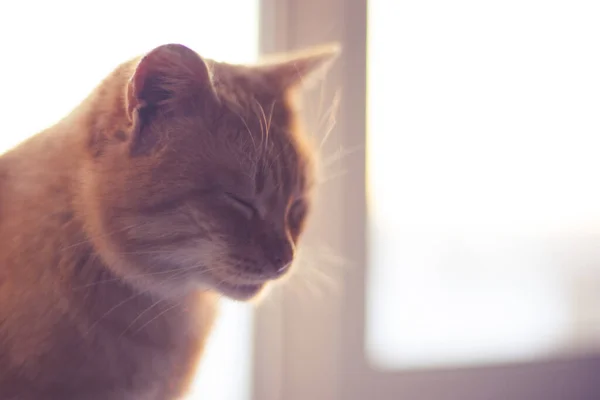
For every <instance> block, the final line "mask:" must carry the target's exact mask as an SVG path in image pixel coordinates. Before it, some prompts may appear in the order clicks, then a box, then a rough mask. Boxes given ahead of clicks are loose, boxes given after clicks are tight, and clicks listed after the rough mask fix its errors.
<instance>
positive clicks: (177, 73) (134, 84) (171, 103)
mask: <svg viewBox="0 0 600 400" xmlns="http://www.w3.org/2000/svg"><path fill="white" fill-rule="evenodd" d="M126 97H127V112H128V115H129V117H130V118H131V120H132V121H133V120H134V114H135V113H136V111H139V110H141V109H144V108H146V107H152V108H153V109H160V108H161V107H176V106H177V104H180V103H181V102H182V101H184V100H186V99H190V98H196V99H197V98H202V97H204V98H205V100H206V101H216V95H215V92H214V90H213V87H212V83H211V77H210V71H209V69H208V66H207V65H206V63H205V62H204V60H203V59H202V58H201V57H200V56H199V55H198V54H197V53H196V52H195V51H193V50H191V49H189V48H188V47H186V46H183V45H180V44H166V45H163V46H159V47H157V48H155V49H154V50H152V51H150V52H149V53H148V54H146V55H145V56H144V57H142V59H141V60H140V61H139V63H138V64H137V66H136V68H135V72H134V73H133V75H132V76H131V78H130V80H129V84H128V87H127V93H126Z"/></svg>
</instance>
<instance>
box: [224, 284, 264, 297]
mask: <svg viewBox="0 0 600 400" xmlns="http://www.w3.org/2000/svg"><path fill="white" fill-rule="evenodd" d="M266 284H267V283H266V282H260V283H253V284H248V283H243V284H242V283H232V282H225V281H220V282H218V283H216V284H214V285H213V286H214V288H215V289H216V290H217V291H219V292H220V293H222V294H223V295H225V296H227V297H231V298H233V299H235V300H249V299H251V298H253V297H254V296H256V295H257V294H258V293H260V291H261V290H262V289H263V288H264V287H265V285H266Z"/></svg>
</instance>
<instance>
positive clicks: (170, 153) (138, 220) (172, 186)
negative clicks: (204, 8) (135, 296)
mask: <svg viewBox="0 0 600 400" xmlns="http://www.w3.org/2000/svg"><path fill="white" fill-rule="evenodd" d="M336 54H337V49H336V47H334V46H331V47H330V46H328V47H325V48H319V49H318V50H315V51H309V52H303V53H298V54H296V55H293V56H288V57H285V58H280V59H274V60H272V61H271V62H268V63H263V64H258V65H251V66H248V65H230V64H224V63H217V62H214V61H211V60H206V59H203V58H201V57H200V56H199V55H198V54H196V53H195V52H194V51H192V50H190V49H189V48H187V47H185V46H182V45H177V44H170V45H165V46H161V47H158V48H156V49H154V50H153V51H151V52H150V53H148V54H147V55H145V56H144V57H142V58H141V59H138V60H136V61H135V62H132V63H129V64H124V65H123V66H122V67H121V68H120V69H118V70H117V71H116V72H115V73H114V74H113V75H112V76H111V77H110V78H109V79H108V80H107V81H106V82H105V83H104V84H103V86H101V87H100V88H99V89H98V94H97V99H96V100H95V102H94V103H92V104H93V111H92V115H93V117H92V118H90V120H89V124H90V125H91V129H90V130H91V132H90V134H91V136H90V141H89V150H90V151H89V154H90V157H89V160H88V162H87V164H86V168H85V172H84V173H85V175H84V178H83V185H84V186H83V193H84V195H83V197H82V198H83V199H84V201H83V203H84V207H85V216H86V219H87V221H86V224H87V227H88V231H89V232H90V236H91V239H92V241H93V242H94V244H95V245H96V246H97V248H98V249H99V250H100V253H101V255H102V256H103V257H104V258H105V261H106V262H107V264H108V265H109V266H110V267H112V268H114V269H115V271H116V272H117V273H118V274H119V275H121V276H122V277H124V278H126V279H129V280H130V281H131V282H132V283H134V284H140V285H141V286H142V287H144V288H147V289H150V290H153V291H158V292H161V293H165V294H173V293H178V292H184V291H186V290H188V289H190V288H197V287H199V288H205V289H209V290H215V291H217V292H220V293H222V294H224V295H226V296H229V297H232V298H236V299H241V300H245V299H249V298H252V297H253V296H255V295H256V294H257V293H259V292H260V291H261V290H262V288H263V287H264V286H265V285H267V284H268V283H269V282H270V281H272V280H275V279H277V278H279V277H281V276H283V275H285V274H286V273H287V272H288V271H289V269H290V267H291V265H292V261H293V260H294V253H295V248H296V246H297V244H298V240H299V237H300V235H301V233H302V229H303V225H304V222H305V219H306V216H307V212H308V210H309V207H310V194H311V189H312V187H313V184H314V176H313V173H314V172H313V160H312V152H311V149H310V147H309V146H308V145H307V143H306V138H305V137H304V136H303V133H302V132H300V127H299V124H298V117H297V115H296V111H295V109H294V106H293V102H292V97H293V96H291V94H292V93H293V91H294V90H295V88H296V87H297V86H299V84H300V83H301V82H302V81H303V80H305V79H307V78H310V76H311V75H312V74H314V73H315V72H317V71H322V70H323V67H324V66H326V65H327V64H328V63H329V61H331V60H332V59H333V58H334V57H335V55H336ZM115 90H116V91H117V95H115V93H114V91H115ZM111 93H112V94H111Z"/></svg>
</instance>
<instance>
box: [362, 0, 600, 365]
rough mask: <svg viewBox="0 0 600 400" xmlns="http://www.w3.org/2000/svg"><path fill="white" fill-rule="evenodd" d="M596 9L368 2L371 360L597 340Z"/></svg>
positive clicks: (519, 350)
mask: <svg viewBox="0 0 600 400" xmlns="http://www.w3.org/2000/svg"><path fill="white" fill-rule="evenodd" d="M599 19H600V5H599V4H598V3H597V2H595V1H566V0H565V1H554V2H547V1H541V0H525V1H524V0H519V1H517V0H509V1H493V2H481V1H474V0H460V1H453V2H447V1H442V0H426V1H397V2H389V1H386V0H371V1H369V31H368V32H369V34H368V55H369V56H368V57H369V58H368V71H369V74H368V92H369V95H368V108H369V123H368V133H367V135H368V136H367V137H368V192H367V193H368V199H367V202H368V220H369V227H368V235H369V236H368V246H369V257H368V286H367V320H366V332H367V334H366V347H367V354H368V357H369V359H370V360H371V362H372V364H373V365H374V366H375V367H376V368H381V369H387V370H393V369H406V368H408V369H414V368H431V367H449V366H460V365H477V364H482V363H483V364H487V363H499V362H514V361H529V360H532V359H539V358H547V357H548V356H551V355H557V354H574V353H580V352H584V351H589V350H590V349H597V350H598V349H600V314H599V313H598V309H600V290H599V289H600V264H599V261H600V251H599V250H598V248H599V246H598V243H599V240H600V189H598V185H597V184H596V180H597V179H596V178H597V175H598V171H600V158H599V157H598V155H597V154H598V152H597V150H598V148H599V147H600V118H599V116H600V73H599V72H598V71H600V53H599V52H598V51H597V49H599V48H600V25H598V23H597V22H598V20H599Z"/></svg>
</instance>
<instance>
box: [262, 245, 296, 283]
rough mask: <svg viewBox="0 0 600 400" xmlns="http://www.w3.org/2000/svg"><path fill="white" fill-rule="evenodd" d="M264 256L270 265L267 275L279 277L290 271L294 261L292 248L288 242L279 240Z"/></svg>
mask: <svg viewBox="0 0 600 400" xmlns="http://www.w3.org/2000/svg"><path fill="white" fill-rule="evenodd" d="M266 256H267V259H268V261H269V264H270V265H269V269H270V271H269V273H271V274H274V275H275V276H281V275H283V274H285V273H286V272H287V271H288V270H289V269H290V267H291V265H292V261H294V246H293V245H292V243H290V242H289V240H281V241H279V243H277V245H275V246H271V247H270V248H269V249H268V250H267V254H266Z"/></svg>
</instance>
